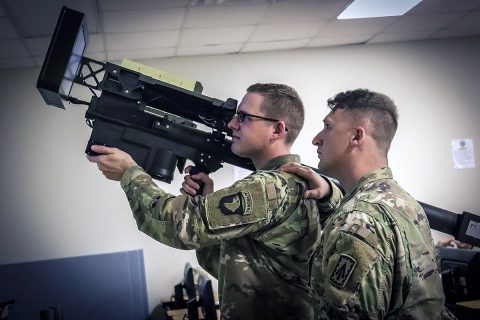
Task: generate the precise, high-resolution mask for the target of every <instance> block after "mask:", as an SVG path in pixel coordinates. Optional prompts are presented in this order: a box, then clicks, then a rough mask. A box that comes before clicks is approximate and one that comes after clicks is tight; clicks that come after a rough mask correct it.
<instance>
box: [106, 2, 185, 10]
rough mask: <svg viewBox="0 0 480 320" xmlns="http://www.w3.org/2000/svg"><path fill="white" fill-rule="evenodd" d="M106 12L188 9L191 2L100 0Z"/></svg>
mask: <svg viewBox="0 0 480 320" xmlns="http://www.w3.org/2000/svg"><path fill="white" fill-rule="evenodd" d="M99 1H100V7H101V8H102V9H103V10H104V11H130V10H139V9H144V10H149V9H163V8H178V7H187V5H188V3H189V0H161V1H159V0H135V1H132V0H99Z"/></svg>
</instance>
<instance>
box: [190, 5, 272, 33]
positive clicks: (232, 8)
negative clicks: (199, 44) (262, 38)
mask: <svg viewBox="0 0 480 320" xmlns="http://www.w3.org/2000/svg"><path fill="white" fill-rule="evenodd" d="M266 9H267V5H266V4H263V3H259V4H251V3H248V4H245V5H242V6H238V5H219V6H199V7H192V8H190V9H189V10H188V13H187V16H186V20H185V27H186V28H209V27H224V26H245V25H253V24H257V23H258V22H259V20H260V18H261V17H262V15H263V13H264V12H265V10H266Z"/></svg>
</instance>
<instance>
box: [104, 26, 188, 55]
mask: <svg viewBox="0 0 480 320" xmlns="http://www.w3.org/2000/svg"><path fill="white" fill-rule="evenodd" d="M179 34H180V31H178V30H165V31H155V32H136V33H122V34H120V33H116V34H107V35H105V40H106V45H107V48H106V50H107V51H125V50H145V49H148V50H147V51H150V49H151V48H167V47H174V46H175V45H176V44H177V41H178V36H179Z"/></svg>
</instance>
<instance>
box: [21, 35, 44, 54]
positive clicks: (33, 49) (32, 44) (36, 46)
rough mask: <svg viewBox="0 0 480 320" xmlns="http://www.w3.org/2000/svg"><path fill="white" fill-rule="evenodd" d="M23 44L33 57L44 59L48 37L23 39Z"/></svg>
mask: <svg viewBox="0 0 480 320" xmlns="http://www.w3.org/2000/svg"><path fill="white" fill-rule="evenodd" d="M25 43H26V45H27V48H28V51H30V53H31V54H32V55H33V56H41V57H44V56H45V54H46V53H47V50H48V45H49V44H50V37H39V38H29V39H25Z"/></svg>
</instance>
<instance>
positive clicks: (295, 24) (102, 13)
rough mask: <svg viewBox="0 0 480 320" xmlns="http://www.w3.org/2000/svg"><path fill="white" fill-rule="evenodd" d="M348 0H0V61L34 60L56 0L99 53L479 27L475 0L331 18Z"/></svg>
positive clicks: (450, 34)
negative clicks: (72, 13)
mask: <svg viewBox="0 0 480 320" xmlns="http://www.w3.org/2000/svg"><path fill="white" fill-rule="evenodd" d="M351 2H352V1H351V0H136V1H134V0H130V1H129V0H44V1H39V0H0V48H1V50H0V69H7V68H20V67H34V66H37V67H38V66H41V64H42V63H43V58H44V55H45V53H46V51H47V48H48V44H49V42H50V36H51V35H52V33H53V29H54V28H55V24H56V21H57V18H58V14H59V13H60V9H61V7H62V6H63V5H66V6H68V7H69V8H72V9H75V10H78V11H81V12H84V13H85V14H86V24H87V29H88V32H89V44H88V47H87V50H86V54H85V55H86V56H88V57H89V58H92V59H95V60H99V61H115V60H121V59H123V58H128V59H133V60H140V59H152V58H163V57H173V56H191V55H206V54H236V53H244V52H258V51H268V50H286V49H296V48H312V47H328V46H339V45H348V44H368V43H382V42H400V41H410V40H424V39H439V38H457V37H470V36H478V35H480V0H423V1H422V2H420V3H419V4H418V5H417V6H416V7H414V8H413V9H411V10H410V11H409V12H407V13H406V14H405V15H403V16H400V17H382V18H368V19H353V20H337V19H336V17H337V16H338V15H339V14H340V13H341V12H342V11H343V10H344V9H345V8H346V7H347V6H348V5H349V4H350V3H351Z"/></svg>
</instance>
